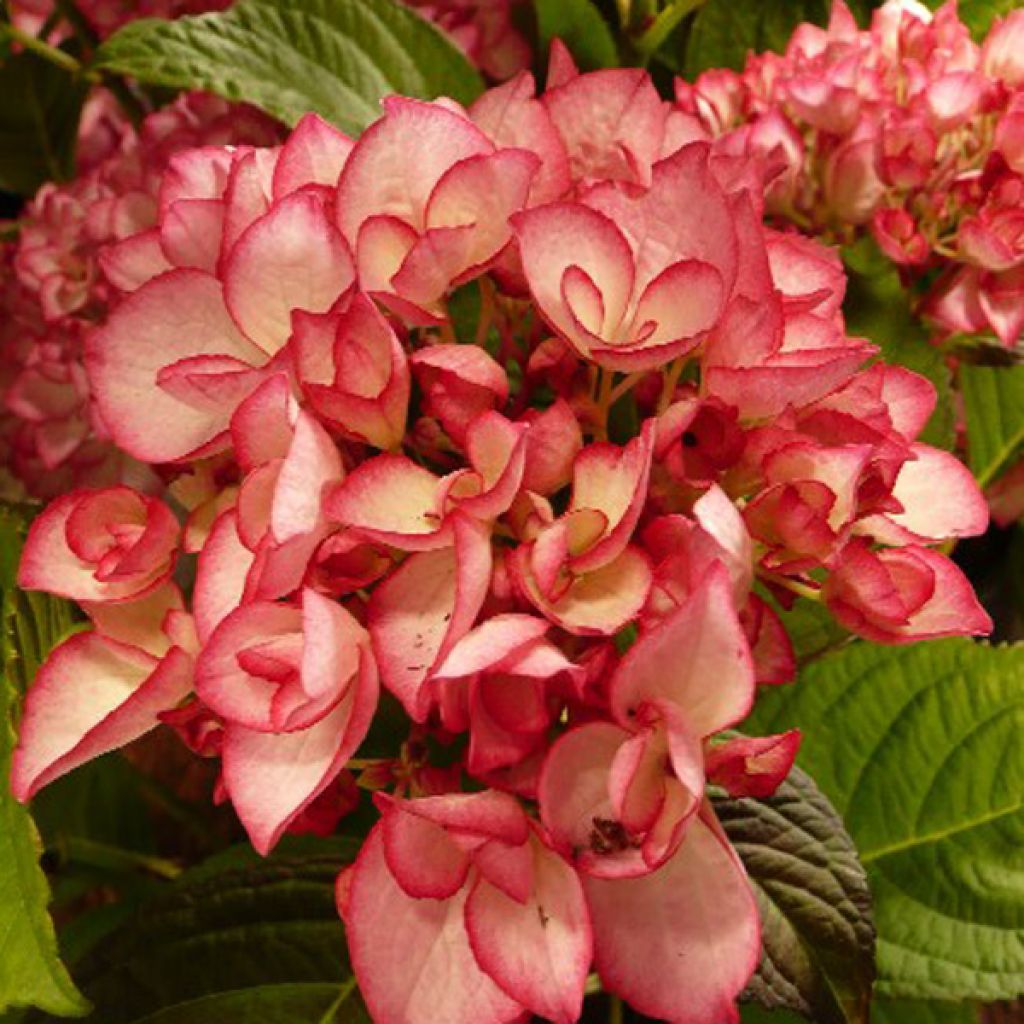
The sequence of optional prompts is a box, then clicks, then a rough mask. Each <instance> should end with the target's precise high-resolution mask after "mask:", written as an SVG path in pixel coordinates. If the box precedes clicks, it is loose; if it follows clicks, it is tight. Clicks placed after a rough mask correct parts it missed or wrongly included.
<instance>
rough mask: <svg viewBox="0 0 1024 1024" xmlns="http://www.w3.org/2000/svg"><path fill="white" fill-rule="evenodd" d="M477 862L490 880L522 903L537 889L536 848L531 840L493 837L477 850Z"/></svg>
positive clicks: (487, 880)
mask: <svg viewBox="0 0 1024 1024" xmlns="http://www.w3.org/2000/svg"><path fill="white" fill-rule="evenodd" d="M473 864H474V866H475V867H476V869H477V871H479V872H480V875H481V877H482V878H483V879H484V880H485V882H486V883H488V884H490V885H493V886H495V887H496V888H497V889H499V890H500V891H501V893H502V894H503V895H505V896H507V897H508V898H509V899H511V900H514V901H515V902H516V903H518V904H520V905H521V904H524V903H526V901H527V900H528V899H529V898H530V892H531V890H532V889H533V883H534V874H533V851H532V850H531V849H530V844H529V843H519V844H518V845H511V844H509V843H503V842H501V841H500V840H497V839H492V840H490V842H486V843H484V844H483V846H479V847H477V848H476V849H475V850H474V851H473Z"/></svg>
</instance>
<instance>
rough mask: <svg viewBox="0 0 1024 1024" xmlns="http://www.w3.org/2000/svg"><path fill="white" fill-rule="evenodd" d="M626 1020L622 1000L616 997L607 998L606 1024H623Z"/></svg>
mask: <svg viewBox="0 0 1024 1024" xmlns="http://www.w3.org/2000/svg"><path fill="white" fill-rule="evenodd" d="M625 1019H626V1014H625V1009H624V1008H623V1005H622V1000H621V999H620V998H619V997H618V996H609V997H608V1024H623V1021H624V1020H625Z"/></svg>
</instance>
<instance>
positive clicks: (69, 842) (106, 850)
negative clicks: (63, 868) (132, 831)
mask: <svg viewBox="0 0 1024 1024" xmlns="http://www.w3.org/2000/svg"><path fill="white" fill-rule="evenodd" d="M58 851H59V852H60V853H61V854H62V855H63V857H64V858H65V859H66V860H68V861H70V862H71V863H72V864H81V865H83V866H84V867H90V868H100V869H101V870H104V871H121V872H129V871H141V872H144V873H145V874H149V875H156V877H157V878H163V879H166V880H168V881H173V880H174V879H175V878H177V877H178V876H179V875H180V874H181V868H180V867H179V866H178V865H177V864H175V863H174V862H173V861H169V860H165V859H164V858H162V857H150V856H148V855H147V854H144V853H136V852H135V851H134V850H123V849H121V848H120V847H118V846H108V845H107V844H106V843H97V842H95V841H94V840H92V839H82V838H81V837H79V836H72V837H69V838H67V839H64V840H63V841H62V842H61V843H60V844H59V845H58Z"/></svg>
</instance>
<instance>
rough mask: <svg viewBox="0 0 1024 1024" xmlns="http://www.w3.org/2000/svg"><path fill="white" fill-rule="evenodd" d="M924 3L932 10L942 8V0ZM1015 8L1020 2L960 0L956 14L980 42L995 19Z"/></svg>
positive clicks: (928, 0) (930, 0)
mask: <svg viewBox="0 0 1024 1024" xmlns="http://www.w3.org/2000/svg"><path fill="white" fill-rule="evenodd" d="M925 2H926V4H927V5H928V6H929V7H930V8H931V9H932V10H936V9H938V8H939V7H941V6H942V0H925ZM1017 7H1020V0H960V2H959V4H958V5H957V13H958V14H959V15H960V20H961V21H962V22H963V23H964V24H965V25H966V26H967V27H968V28H969V29H970V30H971V35H972V36H974V38H975V39H976V40H977V41H978V42H981V41H982V40H983V39H984V38H985V36H986V34H987V33H988V30H989V28H990V27H991V25H992V22H993V21H994V20H995V19H996V18H1002V17H1005V16H1006V15H1007V14H1009V13H1010V11H1012V10H1014V9H1015V8H1017Z"/></svg>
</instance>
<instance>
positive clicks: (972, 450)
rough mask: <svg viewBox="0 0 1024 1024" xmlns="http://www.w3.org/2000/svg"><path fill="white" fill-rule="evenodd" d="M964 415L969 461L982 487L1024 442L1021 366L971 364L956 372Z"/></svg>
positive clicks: (1023, 385)
mask: <svg viewBox="0 0 1024 1024" xmlns="http://www.w3.org/2000/svg"><path fill="white" fill-rule="evenodd" d="M959 382H960V392H961V394H962V395H963V400H964V412H965V414H966V418H967V448H968V461H969V463H970V466H971V470H972V472H973V473H974V475H975V477H977V479H978V482H979V483H980V484H981V485H982V486H983V487H984V486H985V485H987V484H989V483H991V482H992V481H993V480H994V479H995V478H996V476H998V474H999V471H1000V470H1001V469H1003V468H1004V467H1005V466H1006V464H1007V462H1009V461H1010V459H1011V458H1013V456H1014V455H1015V454H1016V453H1017V452H1018V450H1019V449H1020V447H1021V445H1022V444H1024V366H1012V367H1010V366H1002V367H994V366H972V365H969V364H964V365H962V366H961V367H960V371H959Z"/></svg>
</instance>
